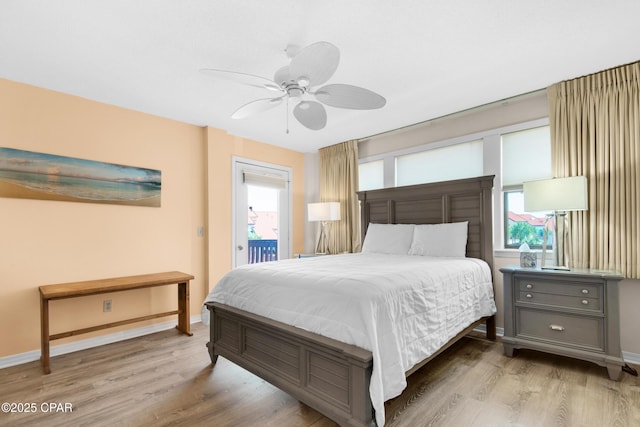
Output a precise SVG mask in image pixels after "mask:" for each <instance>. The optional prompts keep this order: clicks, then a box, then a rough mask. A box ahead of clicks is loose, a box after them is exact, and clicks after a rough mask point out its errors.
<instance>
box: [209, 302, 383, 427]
mask: <svg viewBox="0 0 640 427" xmlns="http://www.w3.org/2000/svg"><path fill="white" fill-rule="evenodd" d="M206 305H207V308H208V309H209V312H210V313H211V327H210V334H211V338H210V341H209V343H208V344H207V347H208V348H209V355H210V356H211V361H212V362H213V363H215V362H216V360H217V358H218V356H223V357H224V358H226V359H229V360H230V361H232V362H234V363H235V364H237V365H239V366H242V367H243V368H245V369H247V370H248V371H251V372H253V373H254V374H256V375H258V376H259V377H261V378H263V379H265V380H266V381H268V382H270V383H271V384H273V385H275V386H276V387H278V388H280V389H281V390H283V391H285V392H287V393H289V394H291V395H292V396H293V397H295V398H296V399H298V400H300V401H301V402H304V403H305V404H307V405H309V406H311V407H312V408H314V409H316V410H317V411H319V412H320V413H322V414H323V415H325V416H327V417H329V418H331V419H333V420H334V421H336V422H337V423H339V424H340V425H343V426H373V425H375V423H374V421H373V407H372V405H371V398H370V396H369V381H370V378H371V371H372V367H373V358H372V355H371V352H369V351H366V350H363V349H361V348H359V347H356V346H353V345H349V344H345V343H342V342H339V341H336V340H333V339H330V338H326V337H322V336H319V335H317V334H313V333H310V332H307V331H305V330H302V329H300V328H296V327H293V326H289V325H286V324H283V323H280V322H276V321H274V320H271V319H267V318H265V317H262V316H257V315H254V314H251V313H247V312H245V311H242V310H237V309H234V308H232V307H229V306H225V305H222V304H218V303H206Z"/></svg>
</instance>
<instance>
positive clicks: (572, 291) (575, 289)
mask: <svg viewBox="0 0 640 427" xmlns="http://www.w3.org/2000/svg"><path fill="white" fill-rule="evenodd" d="M516 285H517V286H518V289H519V290H520V291H523V292H543V293H545V294H552V295H568V296H575V297H584V298H600V297H601V296H602V285H601V284H598V283H582V282H556V281H546V280H545V281H542V280H536V279H530V278H517V279H516Z"/></svg>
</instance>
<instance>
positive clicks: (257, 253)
mask: <svg viewBox="0 0 640 427" xmlns="http://www.w3.org/2000/svg"><path fill="white" fill-rule="evenodd" d="M277 260H278V241H277V240H271V239H269V240H267V239H265V240H249V264H255V263H258V262H267V261H277Z"/></svg>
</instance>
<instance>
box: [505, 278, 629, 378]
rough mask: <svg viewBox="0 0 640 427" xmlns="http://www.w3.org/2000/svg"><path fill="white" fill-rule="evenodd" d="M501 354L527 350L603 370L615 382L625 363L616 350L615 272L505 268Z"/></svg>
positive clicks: (618, 318)
mask: <svg viewBox="0 0 640 427" xmlns="http://www.w3.org/2000/svg"><path fill="white" fill-rule="evenodd" d="M500 271H501V272H502V274H503V278H504V337H503V338H502V342H503V344H504V351H505V354H506V355H507V356H510V357H511V356H513V351H514V349H518V348H527V349H532V350H538V351H544V352H547V353H554V354H559V355H563V356H569V357H574V358H577V359H583V360H588V361H590V362H594V363H597V364H598V365H600V366H605V367H606V368H607V370H608V373H609V378H611V379H613V380H618V379H620V375H621V374H622V368H623V367H624V366H625V362H624V360H623V359H622V351H621V349H620V314H619V308H618V306H619V303H618V284H619V282H620V280H622V276H620V275H619V274H617V273H616V272H610V271H597V270H579V269H576V270H571V271H559V270H541V269H532V268H521V267H505V268H501V269H500Z"/></svg>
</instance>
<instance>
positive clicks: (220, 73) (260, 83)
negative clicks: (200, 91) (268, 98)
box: [200, 68, 282, 92]
mask: <svg viewBox="0 0 640 427" xmlns="http://www.w3.org/2000/svg"><path fill="white" fill-rule="evenodd" d="M200 72H201V73H203V74H206V75H208V76H213V77H216V78H219V79H224V80H231V81H233V82H236V83H240V84H244V85H247V86H254V87H259V88H263V89H269V90H273V91H278V92H281V91H282V88H281V87H280V86H278V85H277V84H275V82H273V81H271V80H269V79H267V78H265V77H260V76H256V75H253V74H247V73H239V72H237V71H227V70H216V69H214V68H202V69H201V70H200Z"/></svg>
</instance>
